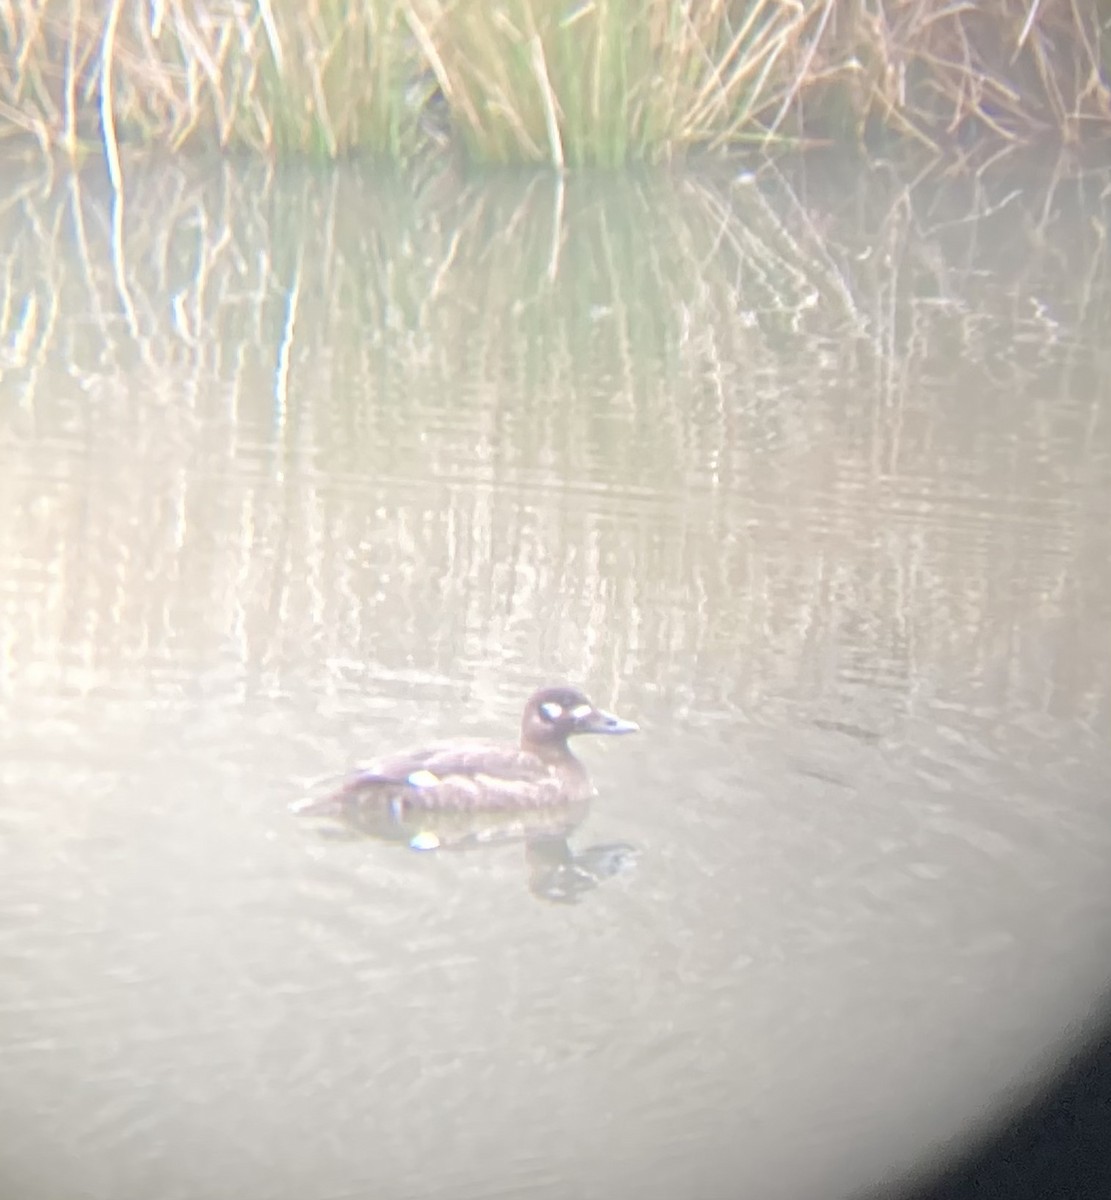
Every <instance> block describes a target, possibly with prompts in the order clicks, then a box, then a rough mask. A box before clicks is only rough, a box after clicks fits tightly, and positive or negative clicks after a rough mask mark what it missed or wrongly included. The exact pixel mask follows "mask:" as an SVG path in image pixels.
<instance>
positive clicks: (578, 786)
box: [293, 684, 639, 849]
mask: <svg viewBox="0 0 1111 1200" xmlns="http://www.w3.org/2000/svg"><path fill="white" fill-rule="evenodd" d="M638 729H639V726H638V725H637V724H636V722H635V721H629V720H626V719H625V718H623V717H618V716H615V715H614V714H613V713H609V712H606V711H605V710H604V709H601V708H598V707H597V706H596V705H595V704H593V703H592V702H591V701H590V700H589V699H587V697H586V696H585V695H584V694H583V692H581V691H580V690H579V689H578V688H576V687H572V686H570V685H567V684H556V685H554V686H546V687H542V688H539V689H538V690H537V691H535V692H533V693H532V695H531V696H529V698H528V700H527V701H526V702H525V707H524V711H523V712H522V714H521V734H520V740H519V742H518V743H517V744H516V745H515V744H513V743H511V742H501V741H494V740H488V739H485V738H467V737H459V738H450V739H447V740H444V741H436V742H431V743H429V744H428V745H425V746H417V747H413V748H411V749H408V750H401V751H398V752H396V753H392V754H386V755H383V756H382V757H380V758H376V759H374V760H372V761H371V762H369V763H367V764H366V765H365V766H363V767H361V768H359V769H358V770H356V771H355V772H353V773H352V774H351V775H349V776H348V777H347V778H346V779H345V780H344V781H343V782H342V784H341V785H340V787H339V788H338V790H336V791H334V792H332V793H331V794H330V795H328V796H326V797H324V798H323V799H321V800H308V801H301V802H299V803H298V804H295V805H294V806H293V808H294V811H295V812H298V813H307V814H310V815H317V816H335V817H340V818H341V819H343V818H355V819H356V820H357V819H359V818H360V817H362V818H365V817H369V816H370V815H371V814H374V815H375V824H376V825H378V826H380V825H381V823H382V821H383V819H385V821H386V822H387V823H389V824H391V825H393V826H394V827H396V829H397V831H398V834H399V835H401V836H403V837H404V840H408V841H410V844H411V845H413V846H414V848H417V849H421V848H434V847H435V845H436V844H437V843H438V840H439V839H438V838H436V837H435V836H434V835H432V834H428V835H425V834H421V833H419V832H418V833H417V834H416V835H413V836H410V835H412V831H413V830H414V829H416V830H418V831H419V830H420V829H421V827H422V822H424V821H427V820H430V819H432V818H436V817H450V816H451V815H452V814H458V815H460V816H463V815H467V814H473V813H489V814H494V815H496V814H501V815H503V816H504V817H507V818H516V817H520V816H521V815H523V814H525V813H530V814H544V813H546V812H547V813H549V814H550V813H552V812H553V811H559V810H566V809H569V808H573V807H575V806H580V805H584V804H585V803H586V802H587V801H588V800H589V799H590V798H591V797H592V796H593V795H594V794H595V789H594V786H593V784H592V783H591V781H590V776H589V775H588V773H587V770H586V767H585V766H583V764H582V763H581V762H580V761H579V759H577V758H576V757H575V755H574V754H573V753H572V752H571V749H570V747H569V746H568V744H567V743H568V740H569V739H570V738H572V737H577V736H579V735H582V734H588V733H593V734H605V735H617V734H627V733H635V732H637V730H638ZM513 823H514V824H516V823H518V822H517V821H516V820H514V822H513ZM422 839H424V844H422Z"/></svg>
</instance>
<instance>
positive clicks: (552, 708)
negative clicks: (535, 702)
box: [540, 700, 563, 721]
mask: <svg viewBox="0 0 1111 1200" xmlns="http://www.w3.org/2000/svg"><path fill="white" fill-rule="evenodd" d="M540 715H541V716H542V717H543V718H544V720H545V721H558V720H559V718H560V717H562V716H563V705H562V704H556V703H555V701H554V700H549V701H548V702H547V703H546V704H541V705H540Z"/></svg>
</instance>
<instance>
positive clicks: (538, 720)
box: [521, 686, 640, 746]
mask: <svg viewBox="0 0 1111 1200" xmlns="http://www.w3.org/2000/svg"><path fill="white" fill-rule="evenodd" d="M639 728H640V726H639V725H637V724H636V722H635V721H626V720H624V719H623V718H621V717H615V716H614V715H613V713H608V712H605V711H604V710H602V709H600V708H596V707H595V706H594V705H593V704H591V702H590V701H589V700H588V699H587V698H586V696H584V695H583V693H582V692H580V691H579V690H578V688H573V687H566V686H557V687H544V688H540V690H539V691H536V692H533V694H532V695H531V696H530V697H529V699H528V703H527V704H526V705H525V712H524V716H523V717H522V719H521V745H522V746H558V745H561V744H562V745H566V742H567V739H568V738H569V737H574V736H575V735H576V734H580V733H636V731H637V730H638V729H639Z"/></svg>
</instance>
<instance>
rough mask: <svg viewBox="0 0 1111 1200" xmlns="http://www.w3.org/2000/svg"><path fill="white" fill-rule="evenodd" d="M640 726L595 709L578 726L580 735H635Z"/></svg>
mask: <svg viewBox="0 0 1111 1200" xmlns="http://www.w3.org/2000/svg"><path fill="white" fill-rule="evenodd" d="M639 729H640V726H639V725H638V724H637V723H636V721H626V720H625V719H624V718H623V717H615V716H614V715H613V713H608V712H605V711H604V710H603V709H600V708H596V709H594V710H593V712H591V713H588V714H587V716H586V717H584V718H583V721H582V724H581V725H580V726H579V729H578V732H580V733H636V732H637V731H638V730H639Z"/></svg>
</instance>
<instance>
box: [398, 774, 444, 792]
mask: <svg viewBox="0 0 1111 1200" xmlns="http://www.w3.org/2000/svg"><path fill="white" fill-rule="evenodd" d="M405 782H406V783H407V784H408V785H409V786H410V787H415V788H430V787H435V786H436V785H437V784H438V783H439V782H440V777H439V775H433V774H432V772H431V771H425V770H420V771H414V772H413V773H412V774H411V775H410V776H409V777H408V778H407V779H406V780H405Z"/></svg>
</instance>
